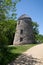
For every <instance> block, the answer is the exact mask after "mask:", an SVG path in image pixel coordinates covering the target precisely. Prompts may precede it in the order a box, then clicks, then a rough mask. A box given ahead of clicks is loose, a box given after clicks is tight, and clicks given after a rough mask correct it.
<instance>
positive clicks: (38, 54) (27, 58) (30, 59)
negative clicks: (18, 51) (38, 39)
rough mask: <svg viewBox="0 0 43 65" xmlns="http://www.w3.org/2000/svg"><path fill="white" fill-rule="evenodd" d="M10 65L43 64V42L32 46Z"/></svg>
mask: <svg viewBox="0 0 43 65" xmlns="http://www.w3.org/2000/svg"><path fill="white" fill-rule="evenodd" d="M9 65H43V44H39V45H36V46H34V47H32V48H30V49H29V50H27V51H26V52H24V53H23V54H22V55H20V56H19V57H18V58H17V59H16V60H15V61H13V62H11V63H10V64H9Z"/></svg>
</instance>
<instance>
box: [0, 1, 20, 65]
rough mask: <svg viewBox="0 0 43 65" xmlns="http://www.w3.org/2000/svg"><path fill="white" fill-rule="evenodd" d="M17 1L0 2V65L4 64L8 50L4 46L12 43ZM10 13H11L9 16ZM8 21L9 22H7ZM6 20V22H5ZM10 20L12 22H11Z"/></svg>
mask: <svg viewBox="0 0 43 65" xmlns="http://www.w3.org/2000/svg"><path fill="white" fill-rule="evenodd" d="M17 1H19V0H14V2H12V0H0V64H1V65H7V64H6V62H7V61H6V55H7V53H8V49H7V47H6V45H8V44H9V43H10V44H11V43H12V40H13V34H14V33H15V26H16V23H15V21H14V20H12V19H15V18H16V4H17ZM10 12H12V14H11V15H9V14H10ZM8 19H10V21H9V20H8ZM7 20H8V21H7ZM11 20H12V21H11Z"/></svg>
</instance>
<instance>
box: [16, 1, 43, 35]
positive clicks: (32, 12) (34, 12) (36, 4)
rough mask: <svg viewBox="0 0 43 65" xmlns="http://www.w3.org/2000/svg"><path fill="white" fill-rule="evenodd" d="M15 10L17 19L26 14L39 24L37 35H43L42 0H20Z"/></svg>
mask: <svg viewBox="0 0 43 65" xmlns="http://www.w3.org/2000/svg"><path fill="white" fill-rule="evenodd" d="M16 8H17V18H18V17H19V16H21V15H22V14H27V15H28V16H30V17H31V18H32V20H33V21H35V22H37V23H38V24H39V33H40V34H43V0H21V2H19V3H18V4H17V6H16Z"/></svg>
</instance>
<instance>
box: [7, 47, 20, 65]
mask: <svg viewBox="0 0 43 65" xmlns="http://www.w3.org/2000/svg"><path fill="white" fill-rule="evenodd" d="M13 49H17V48H16V47H13V46H11V47H8V53H7V55H6V61H7V64H8V63H10V62H11V61H13V60H15V59H16V58H17V57H18V56H19V55H21V54H20V53H15V52H14V53H12V52H11V50H13Z"/></svg>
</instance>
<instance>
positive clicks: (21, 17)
mask: <svg viewBox="0 0 43 65" xmlns="http://www.w3.org/2000/svg"><path fill="white" fill-rule="evenodd" d="M24 18H29V19H31V18H30V17H29V16H28V15H26V14H23V15H21V16H20V17H19V18H18V19H24Z"/></svg>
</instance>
